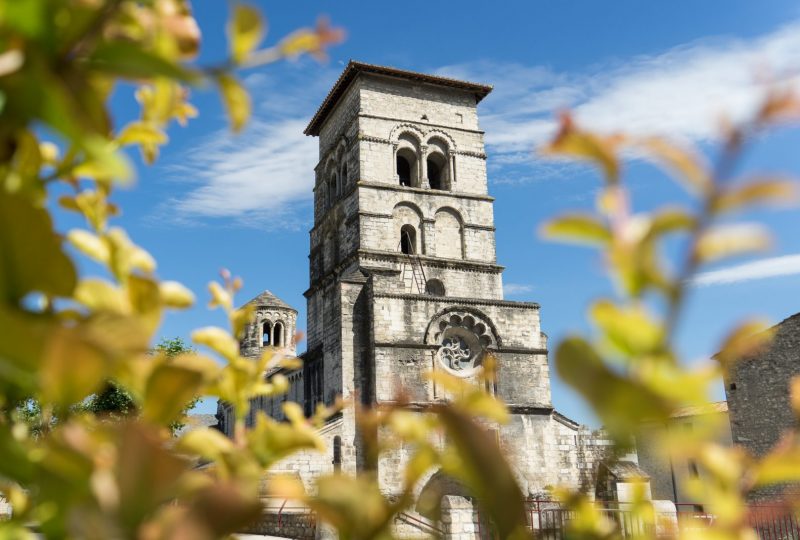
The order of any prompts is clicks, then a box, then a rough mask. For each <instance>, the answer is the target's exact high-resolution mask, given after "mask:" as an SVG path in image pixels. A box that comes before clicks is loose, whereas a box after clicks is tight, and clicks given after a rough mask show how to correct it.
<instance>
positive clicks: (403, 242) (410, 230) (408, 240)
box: [400, 225, 417, 255]
mask: <svg viewBox="0 0 800 540" xmlns="http://www.w3.org/2000/svg"><path fill="white" fill-rule="evenodd" d="M400 251H401V252H402V253H405V254H406V255H413V254H414V253H416V252H417V231H416V230H415V229H414V227H413V226H411V225H403V226H402V227H401V228H400Z"/></svg>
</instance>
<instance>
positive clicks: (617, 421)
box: [555, 337, 670, 446]
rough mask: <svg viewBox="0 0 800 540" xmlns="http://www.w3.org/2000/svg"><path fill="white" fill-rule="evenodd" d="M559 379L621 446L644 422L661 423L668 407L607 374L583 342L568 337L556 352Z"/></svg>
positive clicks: (645, 390)
mask: <svg viewBox="0 0 800 540" xmlns="http://www.w3.org/2000/svg"><path fill="white" fill-rule="evenodd" d="M555 364H556V370H557V371H558V374H559V376H560V377H561V378H562V379H563V380H564V382H566V383H567V384H569V385H570V386H571V387H572V388H574V389H575V390H577V391H578V393H580V394H581V395H582V396H583V397H584V399H586V401H587V402H588V403H589V404H590V405H591V406H592V409H593V410H594V411H595V412H596V413H597V414H598V416H599V417H600V419H601V420H602V421H603V423H604V425H605V427H606V429H607V430H608V432H609V434H610V435H611V436H612V437H613V438H614V439H615V440H616V441H617V443H618V444H622V445H623V446H626V445H629V444H630V443H631V441H630V440H629V437H630V434H631V433H634V432H635V431H636V428H637V427H638V426H639V425H640V424H641V423H642V422H643V421H645V420H648V421H653V422H658V421H664V420H666V418H667V417H668V415H669V411H670V406H669V404H668V403H666V402H665V401H664V399H663V398H662V397H661V396H659V395H657V394H655V393H654V392H652V391H651V390H649V389H648V388H646V387H644V386H642V385H641V384H637V383H636V382H635V381H633V380H631V379H629V378H627V377H625V376H623V375H620V374H618V373H615V372H613V371H611V370H610V369H609V368H608V367H607V366H606V365H604V364H603V361H602V359H601V358H600V356H599V355H598V354H597V352H596V351H595V350H594V348H593V347H592V346H591V345H589V343H587V342H586V341H584V340H583V339H581V338H579V337H569V338H567V339H565V340H564V341H562V342H561V343H559V345H558V349H556V359H555Z"/></svg>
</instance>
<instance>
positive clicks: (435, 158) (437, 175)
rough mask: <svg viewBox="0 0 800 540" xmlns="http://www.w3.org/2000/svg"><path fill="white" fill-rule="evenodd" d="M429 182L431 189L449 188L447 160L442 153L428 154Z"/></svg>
mask: <svg viewBox="0 0 800 540" xmlns="http://www.w3.org/2000/svg"><path fill="white" fill-rule="evenodd" d="M426 164H427V166H428V183H429V185H430V187H431V189H447V160H446V159H445V157H444V156H443V155H442V154H439V153H435V154H431V155H429V156H428V159H427V162H426Z"/></svg>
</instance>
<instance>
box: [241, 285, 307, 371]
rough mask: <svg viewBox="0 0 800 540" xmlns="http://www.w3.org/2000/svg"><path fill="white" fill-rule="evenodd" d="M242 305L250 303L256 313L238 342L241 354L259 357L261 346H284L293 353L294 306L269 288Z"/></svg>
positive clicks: (295, 323)
mask: <svg viewBox="0 0 800 540" xmlns="http://www.w3.org/2000/svg"><path fill="white" fill-rule="evenodd" d="M245 306H253V311H254V312H255V314H254V316H253V321H252V322H251V323H250V324H249V325H248V326H247V329H246V330H245V335H244V338H243V339H242V341H241V342H240V343H239V347H240V350H241V352H242V355H243V356H247V357H249V358H258V357H259V356H261V353H262V352H263V351H264V347H278V348H285V349H288V350H289V352H290V353H291V354H296V351H295V345H296V344H295V342H294V334H295V328H296V325H297V310H296V309H294V308H293V307H292V306H290V305H289V304H287V303H286V302H284V301H283V300H281V299H280V298H278V297H277V296H275V295H274V294H272V293H271V292H269V291H264V292H263V293H261V294H259V295H258V296H256V297H255V298H253V299H252V300H250V301H249V302H247V304H245Z"/></svg>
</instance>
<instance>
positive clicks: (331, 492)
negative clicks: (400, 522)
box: [307, 472, 394, 540]
mask: <svg viewBox="0 0 800 540" xmlns="http://www.w3.org/2000/svg"><path fill="white" fill-rule="evenodd" d="M307 504H308V505H309V506H310V507H311V508H312V509H313V510H314V511H315V512H317V514H318V515H319V517H320V518H321V519H322V520H323V521H325V522H327V523H330V524H331V525H333V526H334V527H336V529H337V532H338V533H339V538H341V539H342V540H356V539H360V538H375V539H379V538H385V539H388V538H391V535H390V532H389V526H390V525H391V522H392V521H391V520H392V517H393V515H394V508H393V507H392V506H391V505H390V504H389V502H388V501H387V500H386V499H385V498H384V496H383V494H382V493H381V491H380V488H379V487H378V482H377V479H376V478H374V477H373V476H372V475H371V474H370V473H368V472H365V473H362V474H360V475H358V476H357V477H354V476H350V475H335V476H323V477H321V478H319V479H318V480H317V494H316V496H314V497H312V498H309V499H308V500H307Z"/></svg>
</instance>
